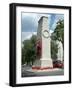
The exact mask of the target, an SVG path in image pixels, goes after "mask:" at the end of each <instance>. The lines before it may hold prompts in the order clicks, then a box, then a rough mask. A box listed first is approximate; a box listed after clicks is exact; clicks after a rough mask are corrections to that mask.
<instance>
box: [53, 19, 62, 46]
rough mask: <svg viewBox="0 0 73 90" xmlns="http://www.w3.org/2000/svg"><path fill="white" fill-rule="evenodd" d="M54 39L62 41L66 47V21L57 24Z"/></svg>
mask: <svg viewBox="0 0 73 90" xmlns="http://www.w3.org/2000/svg"><path fill="white" fill-rule="evenodd" d="M52 39H53V40H59V41H61V43H62V45H63V46H64V20H59V21H58V22H57V25H56V28H55V30H54V32H53V34H52Z"/></svg>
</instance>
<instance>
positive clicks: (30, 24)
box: [22, 13, 50, 32]
mask: <svg viewBox="0 0 73 90" xmlns="http://www.w3.org/2000/svg"><path fill="white" fill-rule="evenodd" d="M42 16H47V17H50V15H49V14H38V13H22V32H30V31H32V32H36V31H37V28H38V21H39V19H40V18H41V17H42Z"/></svg>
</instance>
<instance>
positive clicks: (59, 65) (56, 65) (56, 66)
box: [53, 60, 64, 68]
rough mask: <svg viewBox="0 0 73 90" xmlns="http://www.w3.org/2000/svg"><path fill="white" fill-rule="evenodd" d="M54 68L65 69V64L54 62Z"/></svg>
mask: <svg viewBox="0 0 73 90" xmlns="http://www.w3.org/2000/svg"><path fill="white" fill-rule="evenodd" d="M53 68H64V64H63V62H61V61H60V60H56V61H53Z"/></svg>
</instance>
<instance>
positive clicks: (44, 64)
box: [32, 59, 53, 70]
mask: <svg viewBox="0 0 73 90" xmlns="http://www.w3.org/2000/svg"><path fill="white" fill-rule="evenodd" d="M52 68H53V63H52V60H51V59H49V60H36V61H35V62H34V64H33V66H32V69H41V70H43V69H52Z"/></svg>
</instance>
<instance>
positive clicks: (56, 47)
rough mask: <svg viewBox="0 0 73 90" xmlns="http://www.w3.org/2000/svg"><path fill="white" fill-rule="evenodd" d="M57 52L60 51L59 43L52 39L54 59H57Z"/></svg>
mask: <svg viewBox="0 0 73 90" xmlns="http://www.w3.org/2000/svg"><path fill="white" fill-rule="evenodd" d="M57 53H58V45H57V44H56V42H55V41H53V40H51V58H52V59H53V60H56V59H57Z"/></svg>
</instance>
